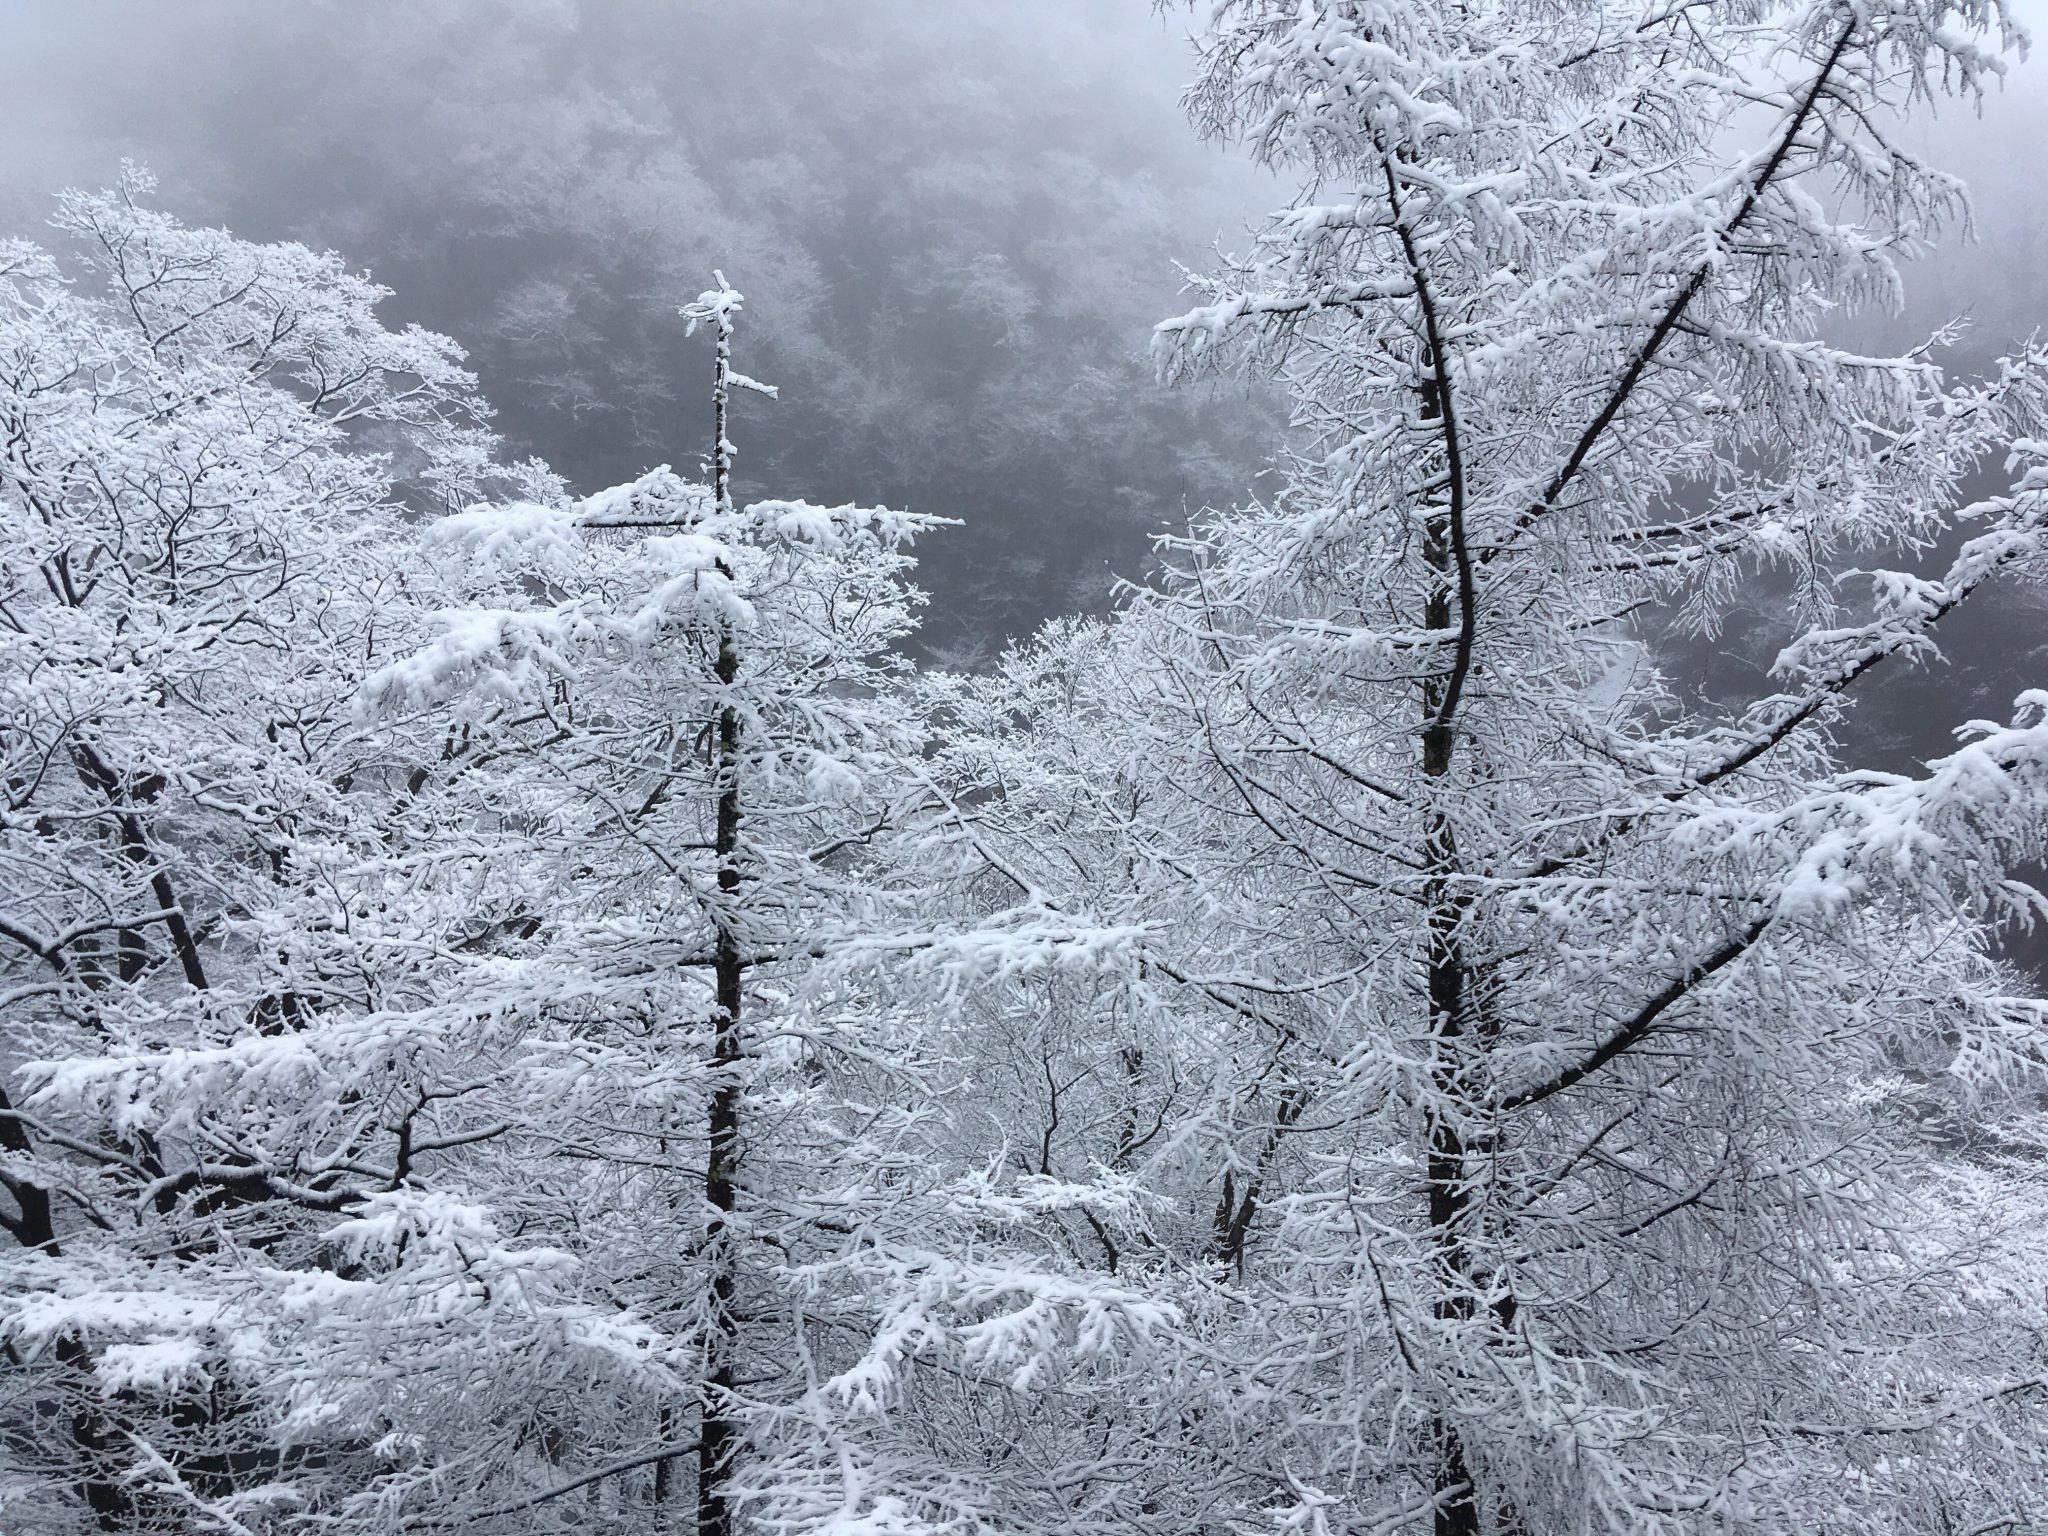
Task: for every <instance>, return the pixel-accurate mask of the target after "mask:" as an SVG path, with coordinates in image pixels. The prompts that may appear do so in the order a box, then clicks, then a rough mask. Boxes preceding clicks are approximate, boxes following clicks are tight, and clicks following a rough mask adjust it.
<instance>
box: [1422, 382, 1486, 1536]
mask: <svg viewBox="0 0 2048 1536" xmlns="http://www.w3.org/2000/svg"><path fill="white" fill-rule="evenodd" d="M1430 366H1434V362H1433V360H1432V361H1431V364H1430ZM1441 412H1442V407H1441V404H1440V401H1439V397H1438V393H1437V388H1436V386H1435V385H1434V384H1426V385H1425V386H1424V387H1423V392H1422V419H1423V420H1424V421H1434V420H1437V419H1439V418H1440V416H1441ZM1423 559H1424V560H1425V561H1426V562H1427V564H1428V565H1429V568H1430V573H1431V582H1430V589H1429V595H1428V597H1427V598H1426V599H1425V601H1424V605H1423V620H1422V622H1423V625H1424V627H1425V628H1427V629H1428V630H1429V631H1431V632H1432V633H1436V634H1442V633H1443V632H1445V631H1446V630H1448V629H1449V628H1450V627H1451V618H1452V615H1451V592H1452V582H1451V543H1450V519H1449V516H1448V515H1447V514H1444V513H1432V514H1431V515H1430V517H1429V519H1428V521H1427V522H1426V524H1425V526H1424V529H1423ZM1448 686H1449V683H1448V679H1447V677H1446V676H1445V675H1444V674H1443V673H1441V672H1438V673H1435V674H1432V675H1431V676H1430V677H1428V678H1426V679H1425V680H1424V682H1423V685H1422V717H1423V720H1424V722H1425V723H1424V726H1423V731H1422V772H1423V775H1424V777H1425V778H1427V779H1429V780H1431V781H1432V782H1433V783H1435V784H1438V785H1441V783H1442V781H1443V780H1445V779H1447V778H1448V777H1449V776H1450V771H1451V758H1452V753H1453V749H1454V747H1455V745H1456V740H1457V735H1456V729H1455V726H1454V725H1453V723H1452V722H1451V721H1450V720H1448V719H1446V718H1445V717H1444V708H1443V706H1444V700H1445V696H1446V691H1447V689H1448ZM1426 815H1427V818H1428V819H1427V821H1426V822H1425V824H1424V827H1423V865H1424V870H1425V878H1424V891H1423V900H1424V906H1425V908H1426V910H1427V913H1428V925H1429V926H1428V953H1427V957H1426V965H1427V970H1428V976H1427V982H1426V992H1427V997H1428V1008H1429V1039H1430V1088H1431V1091H1432V1092H1431V1105H1430V1110H1429V1114H1428V1116H1427V1134H1428V1149H1427V1155H1426V1163H1425V1179H1426V1182H1427V1185H1428V1202H1429V1246H1430V1262H1431V1267H1432V1271H1433V1273H1432V1275H1431V1280H1432V1283H1433V1284H1434V1286H1435V1288H1436V1300H1435V1302H1434V1303H1433V1307H1432V1310H1433V1311H1434V1313H1435V1316H1436V1320H1437V1321H1438V1322H1439V1323H1442V1324H1446V1325H1449V1326H1450V1327H1453V1328H1455V1327H1459V1326H1461V1325H1464V1324H1467V1323H1469V1322H1470V1321H1471V1319H1472V1305H1473V1303H1472V1297H1473V1287H1472V1276H1471V1265H1470V1256H1469V1254H1468V1253H1467V1251H1466V1246H1465V1226H1466V1218H1467V1212H1468V1208H1469V1206H1470V1204H1471V1190H1470V1187H1469V1185H1468V1183H1467V1180H1466V1151H1467V1149H1466V1146H1465V1133H1464V1128H1463V1126H1462V1125H1461V1124H1460V1123H1459V1120H1458V1117H1457V1114H1456V1111H1455V1108H1454V1106H1455V1105H1456V1104H1458V1103H1459V1102H1460V1100H1461V1099H1462V1097H1463V1087H1464V1076H1465V1071H1464V1056H1465V1049H1464V1040H1463V1036H1464V1026H1465V1015H1466V1008H1467V998H1466V993H1467V988H1468V982H1469V980H1470V976H1469V973H1468V968H1467V964H1466V960H1465V956H1464V954H1463V951H1462V948H1461V943H1460V939H1461V934H1460V929H1461V927H1462V925H1463V921H1464V916H1465V906H1464V898H1463V895H1462V893H1461V892H1460V890H1459V888H1458V885H1457V883H1456V876H1457V873H1458V844H1457V832H1456V829H1455V828H1454V827H1453V826H1452V824H1451V821H1450V819H1449V817H1448V816H1447V815H1446V814H1445V812H1444V810H1443V809H1442V805H1441V799H1440V795H1439V797H1436V803H1433V804H1431V806H1430V808H1429V810H1428V811H1427V813H1426ZM1430 1438H1431V1440H1432V1441H1433V1443H1434V1454H1435V1457H1436V1469H1435V1477H1434V1482H1435V1492H1436V1497H1437V1506H1436V1518H1435V1536H1479V1501H1478V1490H1477V1486H1476V1485H1475V1483H1474V1482H1473V1478H1472V1466H1471V1460H1470V1457H1469V1456H1468V1455H1467V1453H1466V1447H1465V1441H1464V1436H1463V1434H1462V1433H1461V1432H1460V1430H1459V1428H1458V1426H1457V1424H1456V1423H1454V1422H1453V1421H1452V1420H1451V1419H1449V1418H1448V1417H1446V1416H1445V1415H1444V1414H1443V1413H1442V1411H1441V1410H1439V1411H1438V1413H1437V1415H1436V1417H1435V1420H1434V1422H1433V1423H1432V1424H1431V1426H1430Z"/></svg>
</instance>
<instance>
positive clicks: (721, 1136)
mask: <svg viewBox="0 0 2048 1536" xmlns="http://www.w3.org/2000/svg"><path fill="white" fill-rule="evenodd" d="M731 369H732V327H731V321H730V320H729V318H727V317H726V316H724V315H721V316H719V323H718V373H717V382H716V384H715V386H714V388H713V390H712V395H711V399H712V406H713V412H712V420H713V431H714V443H713V450H712V461H711V462H712V466H713V469H712V490H713V494H714V496H715V498H716V501H717V505H718V509H719V510H720V511H721V512H729V511H730V510H731V509H732V460H731V449H730V447H729V446H728V444H727V442H726V436H725V413H726V386H727V379H728V376H729V375H730V373H731ZM725 574H726V575H728V576H730V574H731V573H730V572H729V571H728V572H726V573H725ZM714 670H715V673H716V676H717V678H718V682H719V685H720V687H721V689H722V690H724V691H725V693H726V700H725V702H724V703H723V705H722V706H721V707H720V709H719V712H718V746H717V751H718V808H717V825H716V829H715V831H714V834H713V848H714V852H715V854H716V857H717V859H718V895H719V904H718V937H717V941H716V946H715V948H714V951H713V974H714V979H715V984H716V989H717V999H716V1002H717V1010H718V1012H717V1017H716V1019H715V1021H714V1023H713V1032H712V1045H711V1066H712V1084H713V1086H712V1091H711V1105H710V1112H709V1125H708V1132H709V1136H708V1140H709V1147H708V1155H707V1158H706V1161H705V1168H704V1198H705V1200H706V1201H707V1202H708V1203H709V1204H710V1206H711V1210H712V1217H711V1222H710V1226H709V1227H708V1229H707V1231H706V1234H705V1236H706V1242H705V1254H706V1257H707V1259H708V1261H709V1264H710V1303H711V1307H710V1312H711V1315H710V1320H709V1329H708V1334H707V1337H706V1340H705V1362H704V1365H705V1370H704V1382H703V1396H704V1407H703V1413H702V1422H701V1425H700V1429H699V1438H698V1444H697V1536H731V1531H732V1501H731V1498H730V1497H729V1495H728V1492H727V1482H726V1480H727V1478H728V1476H729V1475H730V1471H731V1462H732V1455H733V1450H734V1444H735V1441H736V1439H737V1426H736V1424H735V1422H734V1416H733V1404H732V1388H733V1379H734V1373H733V1353H734V1344H735V1342H736V1335H737V1332H738V1324H737V1321H736V1319H735V1318H734V1315H733V1266H734V1259H735V1255H734V1253H733V1247H732V1244H733V1234H732V1228H731V1218H732V1214H733V1209H734V1206H735V1203H736V1197H737V1184H736V1171H737V1163H738V1159H739V1150H740V1085H739V1082H738V1080H737V1071H738V1066H739V1062H740V1057H741V1049H740V1006H741V992H740V984H741V980H742V977H743V973H744V962H743V959H742V956H741V952H740V946H739V940H738V936H737V935H736V934H735V933H734V932H733V919H734V915H735V910H734V909H735V907H736V906H737V903H738V898H739V888H740V869H739V846H740V783H739V768H740V718H739V712H738V710H736V709H735V708H734V707H733V704H732V702H731V697H730V694H731V689H732V686H733V684H734V682H735V681H736V680H737V679H738V677H739V670H740V659H739V651H738V649H737V647H736V646H735V645H734V643H733V637H732V630H731V627H730V626H729V625H727V626H725V627H723V628H721V630H720V632H719V641H718V660H717V663H716V666H715V669H714Z"/></svg>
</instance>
